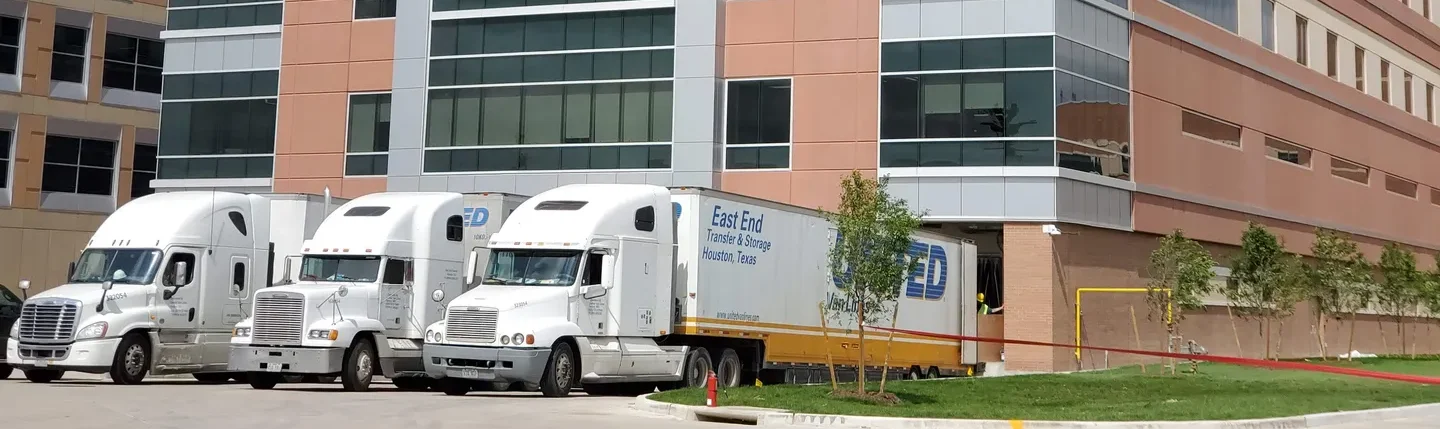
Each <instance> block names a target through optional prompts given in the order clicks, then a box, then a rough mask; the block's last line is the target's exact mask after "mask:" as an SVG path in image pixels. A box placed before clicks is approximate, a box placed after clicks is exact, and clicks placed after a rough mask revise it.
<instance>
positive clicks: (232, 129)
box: [158, 93, 276, 179]
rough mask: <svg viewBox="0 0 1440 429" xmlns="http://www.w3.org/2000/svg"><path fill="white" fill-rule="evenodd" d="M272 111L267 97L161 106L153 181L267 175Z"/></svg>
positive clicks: (272, 134) (272, 150)
mask: <svg viewBox="0 0 1440 429" xmlns="http://www.w3.org/2000/svg"><path fill="white" fill-rule="evenodd" d="M167 95H168V93H167ZM275 107H276V100H275V99H273V98H269V99H251V100H217V101H201V102H166V103H164V104H163V105H162V106H161V109H160V122H162V123H164V124H165V126H164V127H161V128H160V157H161V158H160V169H159V172H158V173H159V177H160V178H161V179H186V178H199V179H212V178H222V179H223V178H255V177H270V176H271V169H272V166H273V162H274V157H273V156H272V154H274V153H275Z"/></svg>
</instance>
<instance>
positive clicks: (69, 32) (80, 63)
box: [50, 24, 90, 83]
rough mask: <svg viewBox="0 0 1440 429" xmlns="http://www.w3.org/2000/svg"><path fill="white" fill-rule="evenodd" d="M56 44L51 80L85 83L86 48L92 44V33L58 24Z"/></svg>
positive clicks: (51, 61) (52, 58)
mask: <svg viewBox="0 0 1440 429" xmlns="http://www.w3.org/2000/svg"><path fill="white" fill-rule="evenodd" d="M54 42H55V45H54V47H53V48H51V49H52V52H51V54H50V80H58V81H63V82H74V83H81V82H84V81H85V64H86V63H87V61H85V47H86V46H88V45H89V43H90V31H89V30H86V29H84V28H80V27H71V26H68V25H59V24H56V25H55V40H54Z"/></svg>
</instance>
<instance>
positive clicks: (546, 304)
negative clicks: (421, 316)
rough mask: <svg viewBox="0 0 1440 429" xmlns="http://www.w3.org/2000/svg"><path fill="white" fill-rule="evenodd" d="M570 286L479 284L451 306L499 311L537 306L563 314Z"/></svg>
mask: <svg viewBox="0 0 1440 429" xmlns="http://www.w3.org/2000/svg"><path fill="white" fill-rule="evenodd" d="M569 298H570V288H569V287H559V286H480V287H478V288H475V289H474V290H471V291H470V292H468V293H465V294H463V295H460V296H459V297H456V298H455V300H454V301H452V302H451V303H450V306H452V307H490V308H494V309H496V310H499V311H500V312H506V311H509V310H514V309H520V308H528V307H537V309H541V308H543V309H541V311H545V310H552V311H555V310H557V309H558V311H559V312H560V314H561V315H564V314H565V306H566V305H567V304H568V303H569Z"/></svg>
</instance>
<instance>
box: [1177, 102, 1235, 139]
mask: <svg viewBox="0 0 1440 429" xmlns="http://www.w3.org/2000/svg"><path fill="white" fill-rule="evenodd" d="M1180 130H1181V132H1182V133H1183V134H1185V135H1187V136H1190V137H1195V138H1198V139H1202V140H1209V141H1211V142H1215V143H1219V144H1223V145H1226V146H1233V147H1240V127H1238V126H1235V125H1231V124H1228V123H1225V122H1221V121H1219V120H1216V119H1212V118H1210V117H1208V116H1204V115H1201V114H1199V113H1195V112H1191V111H1189V110H1185V111H1182V112H1180Z"/></svg>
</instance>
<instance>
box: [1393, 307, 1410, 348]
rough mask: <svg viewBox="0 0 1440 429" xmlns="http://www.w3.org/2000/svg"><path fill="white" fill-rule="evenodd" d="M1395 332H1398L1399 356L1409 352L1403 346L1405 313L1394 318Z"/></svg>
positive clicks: (1404, 345)
mask: <svg viewBox="0 0 1440 429" xmlns="http://www.w3.org/2000/svg"><path fill="white" fill-rule="evenodd" d="M1395 330H1396V331H1399V332H1400V354H1401V355H1404V354H1405V353H1406V352H1407V351H1408V350H1410V348H1409V347H1406V344H1405V313H1400V315H1399V316H1395Z"/></svg>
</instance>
